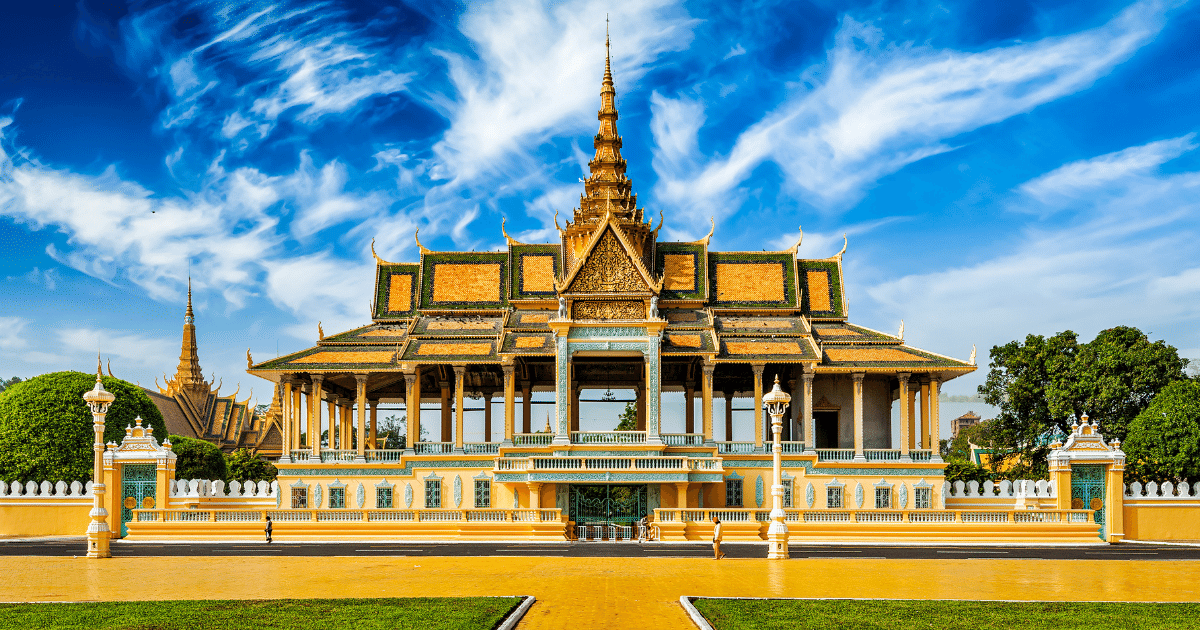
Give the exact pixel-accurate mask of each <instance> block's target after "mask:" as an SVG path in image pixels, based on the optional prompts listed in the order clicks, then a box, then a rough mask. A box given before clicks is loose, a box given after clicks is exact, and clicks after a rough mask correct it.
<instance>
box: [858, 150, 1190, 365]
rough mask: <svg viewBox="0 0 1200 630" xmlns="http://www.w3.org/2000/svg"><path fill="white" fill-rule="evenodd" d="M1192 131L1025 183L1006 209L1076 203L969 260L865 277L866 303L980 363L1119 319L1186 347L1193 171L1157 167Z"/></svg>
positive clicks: (935, 344)
mask: <svg viewBox="0 0 1200 630" xmlns="http://www.w3.org/2000/svg"><path fill="white" fill-rule="evenodd" d="M1191 138H1192V136H1191V135H1188V136H1184V137H1182V138H1175V139H1172V140H1165V141H1157V142H1152V143H1148V144H1145V145H1140V146H1135V147H1130V148H1127V149H1124V150H1122V151H1117V152H1113V153H1110V154H1107V155H1102V156H1098V157H1095V158H1090V159H1085V160H1079V161H1076V162H1072V163H1069V164H1066V165H1064V166H1062V167H1060V168H1058V169H1055V170H1054V171H1051V172H1050V173H1047V174H1045V175H1042V176H1040V177H1037V178H1034V179H1032V180H1030V181H1029V182H1026V183H1025V184H1023V185H1021V186H1019V187H1017V189H1016V190H1015V191H1014V192H1013V197H1012V199H1009V200H1008V201H1007V202H1006V203H1007V205H1008V206H1009V207H1010V208H1014V209H1016V208H1020V209H1021V211H1022V212H1031V213H1035V214H1055V213H1058V212H1060V211H1061V210H1063V209H1065V208H1067V207H1071V208H1073V209H1076V210H1078V212H1076V213H1073V214H1067V215H1065V216H1066V217H1067V218H1068V220H1065V221H1060V222H1058V223H1054V224H1050V223H1047V222H1045V221H1038V222H1034V223H1031V224H1030V225H1029V227H1028V228H1027V229H1025V230H1023V231H1021V232H1018V233H1017V234H1015V235H1014V238H1013V239H1010V244H1009V245H1007V246H1004V247H1003V248H1002V249H1000V250H998V251H994V252H988V251H986V250H979V252H978V253H979V254H981V255H982V256H983V260H981V261H980V262H978V263H976V264H971V265H966V266H962V267H958V268H951V269H945V270H942V271H938V272H934V273H925V274H913V275H907V276H904V277H901V278H896V279H892V280H889V281H887V282H883V283H881V284H878V285H876V286H873V287H869V288H867V289H866V291H865V293H866V295H867V296H868V297H869V298H870V300H871V301H873V302H874V305H873V306H874V307H873V308H868V311H869V312H872V313H873V314H874V315H878V316H882V317H883V318H884V319H885V320H886V318H888V317H894V318H899V317H905V318H906V319H907V321H908V337H909V339H910V340H911V341H912V342H913V343H914V345H917V346H922V345H923V344H924V345H926V346H927V347H931V349H934V350H937V351H940V352H950V353H952V354H955V355H956V356H965V354H966V351H967V350H969V348H970V345H971V344H972V343H976V344H978V345H979V348H980V357H981V358H980V361H981V365H983V366H984V367H986V357H987V349H988V348H990V347H991V346H992V345H996V344H1003V343H1007V342H1008V341H1010V340H1013V339H1024V337H1025V335H1026V334H1030V333H1035V334H1045V335H1048V334H1054V333H1056V332H1060V331H1062V330H1067V329H1071V330H1075V331H1076V332H1078V333H1080V335H1081V336H1083V337H1085V338H1090V336H1091V335H1094V334H1095V333H1096V332H1098V331H1099V330H1102V329H1104V328H1109V327H1111V326H1115V325H1119V324H1127V325H1133V326H1137V327H1139V328H1141V329H1142V330H1143V331H1146V332H1148V333H1151V334H1154V335H1155V338H1165V339H1166V340H1167V341H1168V342H1170V343H1174V344H1175V345H1177V346H1181V347H1184V348H1187V347H1195V344H1196V343H1197V342H1198V341H1200V338H1197V333H1196V331H1195V330H1194V328H1193V327H1192V326H1191V324H1190V323H1191V322H1194V321H1196V319H1197V318H1200V261H1197V258H1196V256H1195V246H1194V243H1195V242H1196V241H1197V240H1198V239H1200V194H1197V193H1200V171H1189V172H1180V173H1170V174H1166V173H1160V172H1156V167H1157V166H1159V165H1160V164H1162V163H1165V162H1167V161H1169V160H1171V159H1174V158H1175V157H1178V156H1179V155H1180V154H1181V152H1183V151H1191V150H1194V149H1195V144H1194V143H1192V141H1191ZM1085 190H1086V191H1088V192H1087V194H1084V191H1085ZM1052 191H1053V192H1052ZM1014 216H1020V215H1014ZM989 253H990V254H993V255H991V256H988V255H987V254H989ZM956 348H961V349H963V350H961V351H959V352H954V350H955V349H956ZM981 379H982V376H981V375H976V376H975V377H972V380H981Z"/></svg>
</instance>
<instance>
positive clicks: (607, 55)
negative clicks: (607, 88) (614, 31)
mask: <svg viewBox="0 0 1200 630" xmlns="http://www.w3.org/2000/svg"><path fill="white" fill-rule="evenodd" d="M604 84H605V85H611V84H612V45H611V44H610V42H609V37H608V15H607V14H606V15H605V16H604Z"/></svg>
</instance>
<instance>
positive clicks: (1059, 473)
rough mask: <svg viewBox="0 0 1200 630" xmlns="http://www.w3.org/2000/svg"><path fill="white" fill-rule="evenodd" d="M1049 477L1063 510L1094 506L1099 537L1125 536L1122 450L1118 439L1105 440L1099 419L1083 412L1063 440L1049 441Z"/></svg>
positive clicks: (1110, 540) (1116, 540)
mask: <svg viewBox="0 0 1200 630" xmlns="http://www.w3.org/2000/svg"><path fill="white" fill-rule="evenodd" d="M1050 449H1051V450H1050V456H1049V458H1048V459H1049V463H1050V479H1051V480H1052V481H1053V482H1054V486H1055V490H1056V492H1057V500H1056V504H1057V505H1056V507H1058V509H1062V510H1068V509H1087V510H1093V513H1094V515H1095V517H1096V522H1097V523H1099V524H1100V537H1101V538H1102V539H1103V540H1105V541H1107V542H1110V543H1115V542H1118V541H1120V540H1121V539H1123V538H1124V537H1125V523H1124V505H1123V504H1124V496H1125V495H1124V483H1125V453H1124V452H1123V451H1122V450H1121V442H1120V440H1113V441H1112V442H1106V441H1105V440H1104V436H1103V435H1101V434H1100V426H1099V423H1098V422H1092V421H1089V420H1088V417H1087V415H1084V416H1083V418H1082V420H1081V421H1080V422H1072V423H1071V435H1070V436H1068V437H1067V441H1066V443H1065V444H1064V443H1062V442H1057V441H1056V442H1055V443H1053V444H1051V445H1050Z"/></svg>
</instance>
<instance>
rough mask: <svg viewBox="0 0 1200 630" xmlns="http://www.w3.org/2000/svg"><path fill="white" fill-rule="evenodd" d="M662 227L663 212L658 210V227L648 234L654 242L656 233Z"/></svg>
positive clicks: (656, 236) (656, 237) (656, 238)
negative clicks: (651, 235)
mask: <svg viewBox="0 0 1200 630" xmlns="http://www.w3.org/2000/svg"><path fill="white" fill-rule="evenodd" d="M662 226H663V212H662V210H659V211H658V227H656V228H654V229H653V230H652V231H651V232H650V233H651V234H653V235H654V236H653V238H654V240H656V241H657V240H658V231H659V230H661V229H662Z"/></svg>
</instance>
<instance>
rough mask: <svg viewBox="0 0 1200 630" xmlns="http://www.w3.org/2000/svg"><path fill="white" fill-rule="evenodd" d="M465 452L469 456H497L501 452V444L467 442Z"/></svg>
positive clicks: (464, 447)
mask: <svg viewBox="0 0 1200 630" xmlns="http://www.w3.org/2000/svg"><path fill="white" fill-rule="evenodd" d="M463 452H464V453H466V454H467V455H495V454H497V453H499V452H500V443H499V442H466V443H464V444H463Z"/></svg>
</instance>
